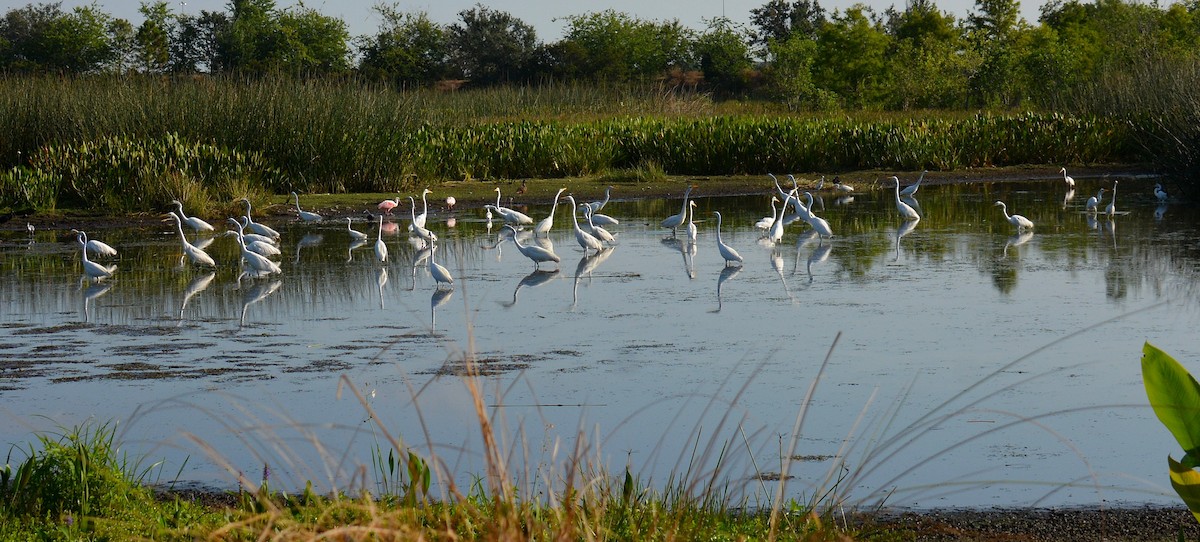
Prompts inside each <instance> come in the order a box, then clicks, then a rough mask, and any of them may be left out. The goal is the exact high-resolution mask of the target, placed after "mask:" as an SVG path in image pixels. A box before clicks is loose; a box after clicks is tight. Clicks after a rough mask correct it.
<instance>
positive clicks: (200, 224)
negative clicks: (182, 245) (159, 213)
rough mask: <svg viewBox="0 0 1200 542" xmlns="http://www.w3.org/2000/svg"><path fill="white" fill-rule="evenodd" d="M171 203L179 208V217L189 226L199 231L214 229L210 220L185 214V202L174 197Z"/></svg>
mask: <svg viewBox="0 0 1200 542" xmlns="http://www.w3.org/2000/svg"><path fill="white" fill-rule="evenodd" d="M171 203H174V204H175V207H178V208H179V213H178V214H179V219H180V220H182V221H183V223H184V224H187V227H189V228H191V229H193V230H196V231H197V232H202V231H213V229H214V228H213V226H212V224H209V223H208V222H205V221H203V220H201V219H199V218H197V217H194V216H188V215H185V214H183V203H181V202H180V201H179V200H177V199H173V200H171Z"/></svg>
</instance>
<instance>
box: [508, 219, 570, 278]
mask: <svg viewBox="0 0 1200 542" xmlns="http://www.w3.org/2000/svg"><path fill="white" fill-rule="evenodd" d="M504 227H505V228H508V229H510V230H512V240H513V244H515V245H517V250H519V251H521V254H524V255H525V257H526V258H529V259H530V260H533V268H534V270H537V269H540V266H541V264H542V262H554V263H555V264H556V265H557V264H558V263H559V262H561V261H562V259H561V258H559V257H558V254H555V253H554V251H553V250H547V249H544V248H542V247H540V246H537V245H522V244H521V241H520V240H519V239H517V229H516V228H514V227H512V226H511V225H509V224H505V225H504ZM497 244H499V243H497Z"/></svg>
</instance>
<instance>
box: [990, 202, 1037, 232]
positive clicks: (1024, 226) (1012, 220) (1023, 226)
mask: <svg viewBox="0 0 1200 542" xmlns="http://www.w3.org/2000/svg"><path fill="white" fill-rule="evenodd" d="M996 206H999V207H1000V211H1002V212H1003V213H1004V219H1005V220H1008V222H1009V224H1012V225H1013V226H1015V227H1016V228H1017V232H1018V233H1020V232H1022V231H1025V230H1032V229H1033V221H1031V220H1029V219H1028V218H1025V217H1023V216H1021V215H1012V216H1009V214H1008V206H1007V205H1005V204H1004V202H1003V201H997V202H996V203H995V205H993V207H996Z"/></svg>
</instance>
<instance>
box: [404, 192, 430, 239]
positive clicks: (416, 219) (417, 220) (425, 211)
mask: <svg viewBox="0 0 1200 542" xmlns="http://www.w3.org/2000/svg"><path fill="white" fill-rule="evenodd" d="M432 193H433V190H430V189H428V188H426V189H425V190H422V191H421V214H419V215H415V216H413V221H412V224H409V225H408V231H414V230H416V229H417V226H420V227H422V228H424V227H425V221H426V219H427V218H428V217H429V202H428V201H426V199H425V196H426V195H428V194H432ZM408 199H409V200H413V198H412V197H409V198H408ZM416 212H417V202H416V201H413V213H416Z"/></svg>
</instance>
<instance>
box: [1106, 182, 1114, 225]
mask: <svg viewBox="0 0 1200 542" xmlns="http://www.w3.org/2000/svg"><path fill="white" fill-rule="evenodd" d="M1104 213H1105V214H1107V215H1108V216H1109V218H1112V216H1113V215H1115V214H1117V181H1113V189H1112V197H1111V198H1108V207H1105V208H1104Z"/></svg>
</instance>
